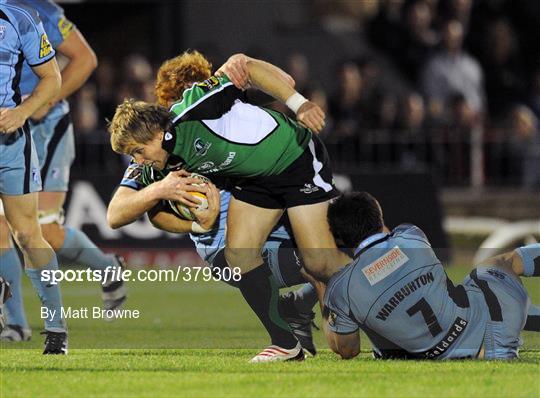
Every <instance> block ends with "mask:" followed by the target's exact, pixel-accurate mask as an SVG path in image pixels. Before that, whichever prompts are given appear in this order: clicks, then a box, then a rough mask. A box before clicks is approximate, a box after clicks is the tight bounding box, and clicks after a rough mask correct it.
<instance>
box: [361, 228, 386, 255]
mask: <svg viewBox="0 0 540 398" xmlns="http://www.w3.org/2000/svg"><path fill="white" fill-rule="evenodd" d="M387 236H388V234H385V233H384V232H378V233H376V234H375V235H371V236H368V237H367V238H366V239H364V240H363V241H362V242H360V244H359V245H358V247H357V248H356V250H355V251H354V257H357V256H358V255H359V254H360V252H361V251H362V250H364V249H366V248H367V247H368V246H370V245H373V244H374V243H375V242H376V241H378V240H381V239H385V238H386V237H387ZM377 243H378V242H377Z"/></svg>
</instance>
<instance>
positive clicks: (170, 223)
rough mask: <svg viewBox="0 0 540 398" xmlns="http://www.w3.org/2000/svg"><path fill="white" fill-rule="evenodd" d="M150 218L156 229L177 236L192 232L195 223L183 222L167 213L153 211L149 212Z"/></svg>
mask: <svg viewBox="0 0 540 398" xmlns="http://www.w3.org/2000/svg"><path fill="white" fill-rule="evenodd" d="M148 218H149V219H150V222H151V223H152V225H153V226H154V227H156V228H157V229H161V230H162V231H167V232H172V233H176V234H184V233H188V232H192V224H193V221H188V220H182V219H181V218H179V217H177V216H175V215H174V214H172V213H169V212H167V211H163V210H162V211H154V210H153V209H152V210H150V211H149V212H148Z"/></svg>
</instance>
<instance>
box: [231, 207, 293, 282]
mask: <svg viewBox="0 0 540 398" xmlns="http://www.w3.org/2000/svg"><path fill="white" fill-rule="evenodd" d="M282 214H283V210H281V209H264V208H261V207H257V206H253V205H251V204H249V203H246V202H242V201H240V200H237V199H235V198H234V197H233V198H231V201H230V203H229V211H228V218H227V245H226V247H225V257H226V259H227V262H228V263H229V264H231V266H232V264H234V266H235V267H240V269H241V270H242V274H244V273H246V272H249V271H251V270H252V269H254V268H257V267H258V266H260V265H261V264H262V263H263V259H262V257H261V249H262V247H263V245H264V243H265V242H266V239H267V238H268V235H270V232H271V231H272V229H273V228H274V226H275V225H276V224H277V222H278V221H279V219H280V217H281V216H282Z"/></svg>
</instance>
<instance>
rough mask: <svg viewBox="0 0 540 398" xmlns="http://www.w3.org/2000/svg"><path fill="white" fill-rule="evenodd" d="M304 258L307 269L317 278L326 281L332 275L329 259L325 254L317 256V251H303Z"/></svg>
mask: <svg viewBox="0 0 540 398" xmlns="http://www.w3.org/2000/svg"><path fill="white" fill-rule="evenodd" d="M302 260H303V261H304V268H305V269H306V271H307V272H308V273H309V274H310V275H311V276H313V277H314V278H315V279H317V280H320V281H326V280H328V279H329V277H330V276H331V273H330V272H329V268H330V267H329V263H328V259H326V258H325V257H324V256H317V255H315V253H309V254H305V253H302Z"/></svg>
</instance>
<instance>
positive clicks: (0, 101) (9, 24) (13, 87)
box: [0, 0, 55, 108]
mask: <svg viewBox="0 0 540 398" xmlns="http://www.w3.org/2000/svg"><path fill="white" fill-rule="evenodd" d="M54 55H55V52H54V49H53V47H52V45H51V43H50V42H49V39H48V37H47V34H46V33H45V30H44V27H43V24H42V22H41V20H40V19H39V17H38V14H37V12H36V11H35V10H34V9H33V8H32V7H28V6H26V5H25V4H23V3H20V2H18V1H12V0H0V108H14V107H15V106H17V105H19V104H20V103H21V89H20V81H21V72H22V68H23V64H24V63H25V62H26V63H27V64H28V65H30V66H38V65H41V64H44V63H45V62H47V61H50V60H51V59H52V58H53V57H54Z"/></svg>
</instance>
